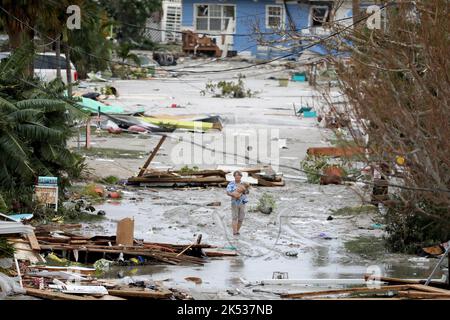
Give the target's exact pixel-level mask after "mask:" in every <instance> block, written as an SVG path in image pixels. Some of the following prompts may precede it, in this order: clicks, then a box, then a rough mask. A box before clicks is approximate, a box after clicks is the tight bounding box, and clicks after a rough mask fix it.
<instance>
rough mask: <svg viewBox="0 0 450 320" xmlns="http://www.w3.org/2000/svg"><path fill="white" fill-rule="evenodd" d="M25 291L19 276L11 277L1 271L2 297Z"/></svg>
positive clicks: (0, 288)
mask: <svg viewBox="0 0 450 320" xmlns="http://www.w3.org/2000/svg"><path fill="white" fill-rule="evenodd" d="M24 293H25V290H24V289H23V288H22V287H21V286H20V284H19V280H18V278H11V277H8V276H6V275H4V274H3V273H0V298H3V297H5V296H9V295H14V294H24Z"/></svg>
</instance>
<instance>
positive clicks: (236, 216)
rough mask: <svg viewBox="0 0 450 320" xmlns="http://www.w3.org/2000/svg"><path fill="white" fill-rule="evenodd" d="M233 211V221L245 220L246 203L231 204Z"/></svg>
mask: <svg viewBox="0 0 450 320" xmlns="http://www.w3.org/2000/svg"><path fill="white" fill-rule="evenodd" d="M231 213H232V218H233V221H239V222H242V221H244V218H245V204H234V203H232V204H231Z"/></svg>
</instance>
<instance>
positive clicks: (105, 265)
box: [94, 259, 113, 271]
mask: <svg viewBox="0 0 450 320" xmlns="http://www.w3.org/2000/svg"><path fill="white" fill-rule="evenodd" d="M112 264H113V261H110V260H106V259H100V260H97V261H95V262H94V268H95V270H98V271H108V270H109V268H110V267H111V265H112Z"/></svg>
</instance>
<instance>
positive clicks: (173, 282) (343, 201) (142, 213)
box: [83, 181, 442, 299]
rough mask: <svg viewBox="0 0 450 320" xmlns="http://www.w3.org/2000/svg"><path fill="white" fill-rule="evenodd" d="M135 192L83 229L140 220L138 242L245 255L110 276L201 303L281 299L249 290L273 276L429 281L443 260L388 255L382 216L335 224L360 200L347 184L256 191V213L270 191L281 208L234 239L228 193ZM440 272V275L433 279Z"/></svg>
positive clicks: (252, 215) (254, 218)
mask: <svg viewBox="0 0 450 320" xmlns="http://www.w3.org/2000/svg"><path fill="white" fill-rule="evenodd" d="M135 190H136V191H128V192H125V197H124V199H123V200H121V201H110V202H106V203H105V204H102V205H100V206H97V209H101V210H105V211H106V218H105V220H104V221H102V222H99V223H95V224H92V223H90V224H89V225H86V226H85V229H84V231H83V232H86V233H91V234H114V233H115V230H116V222H117V221H118V220H120V219H122V218H125V217H133V218H134V219H135V237H136V238H138V239H144V240H146V241H154V242H169V243H181V244H189V243H191V242H193V241H194V240H195V238H196V237H197V235H198V234H200V233H201V234H202V236H203V237H202V242H204V243H208V244H211V245H215V246H217V247H219V248H227V249H235V250H236V251H237V252H238V254H239V256H236V257H225V258H210V259H209V260H208V262H207V263H205V265H204V266H191V265H176V266H166V265H148V266H135V267H114V268H112V269H111V270H110V271H109V272H108V273H106V274H105V275H104V277H107V278H110V277H111V278H116V277H124V276H130V277H133V278H135V279H139V278H149V277H150V278H152V279H153V280H164V281H166V285H167V286H171V287H178V288H182V289H187V290H189V291H190V292H191V294H192V295H193V296H194V297H197V298H223V299H226V298H251V299H254V298H255V299H256V298H262V297H265V298H276V297H277V296H276V295H273V294H268V293H266V292H254V291H253V289H255V288H258V286H256V287H255V286H245V283H247V282H250V283H255V282H257V281H261V280H267V279H271V278H272V275H273V273H274V272H287V273H288V277H289V279H362V278H363V276H364V274H365V273H367V272H372V271H373V270H379V273H380V274H381V275H384V276H391V277H403V278H427V277H428V276H429V274H430V272H431V270H432V269H433V267H434V265H435V263H436V262H437V260H435V259H428V260H427V259H425V260H423V259H421V258H418V257H415V256H409V255H399V254H390V253H387V252H385V250H384V249H383V246H382V235H383V231H382V230H379V229H371V227H370V226H371V224H373V221H376V219H377V213H374V212H372V213H367V214H359V215H351V214H349V215H339V216H337V215H336V216H333V217H334V219H333V220H331V221H328V220H327V217H328V216H329V215H332V214H333V213H332V211H331V209H339V208H342V207H345V206H354V205H358V204H359V203H360V199H359V197H357V196H356V194H355V192H354V191H353V190H352V189H351V188H349V187H347V186H320V185H311V184H308V183H304V182H293V181H288V183H287V185H286V186H285V187H282V188H270V189H267V188H265V189H263V188H256V187H255V188H253V189H252V191H251V194H250V202H249V204H248V205H247V207H248V209H250V211H251V209H252V208H253V207H255V206H256V203H257V200H258V198H259V197H260V196H261V194H262V193H263V192H270V193H271V194H272V196H274V198H275V199H276V202H277V208H276V210H275V212H273V213H272V214H270V215H265V214H262V213H260V212H248V213H247V216H246V220H245V222H244V226H243V227H242V229H241V235H240V236H239V237H233V236H232V234H231V229H230V223H231V221H230V216H231V214H230V204H229V199H228V197H227V196H226V195H225V191H224V189H221V188H208V189H195V190H173V189H157V191H155V190H153V191H148V190H145V189H135ZM215 201H220V202H221V206H219V207H209V206H206V204H207V203H209V202H215ZM321 234H322V236H321ZM324 235H325V236H326V237H327V238H328V239H324V238H323V236H324ZM330 238H331V239H330ZM359 239H361V242H360V240H359ZM355 241H356V244H357V246H356V247H357V249H355V250H353V249H352V247H353V246H351V245H349V244H350V243H353V245H354V244H355ZM358 244H361V245H362V246H363V247H362V248H361V245H360V246H358ZM364 245H367V250H365V247H364ZM353 251H355V252H353ZM286 253H290V254H292V253H294V254H295V255H296V256H294V257H292V256H288V255H287V254H286ZM441 275H442V273H441V272H440V271H438V272H437V273H436V275H435V277H434V278H440V277H441ZM193 276H194V277H200V278H201V279H202V284H200V285H196V284H194V283H192V282H189V281H186V280H185V278H186V277H193ZM269 288H271V290H274V291H277V290H278V291H291V290H297V291H298V290H306V289H309V290H310V289H311V287H310V286H308V287H307V288H305V286H303V287H299V286H294V285H290V286H288V287H286V286H277V285H271V286H268V285H265V286H264V290H269ZM228 292H230V293H228ZM231 293H233V294H236V293H237V295H232V294H231Z"/></svg>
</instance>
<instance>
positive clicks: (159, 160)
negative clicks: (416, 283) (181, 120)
mask: <svg viewBox="0 0 450 320" xmlns="http://www.w3.org/2000/svg"><path fill="white" fill-rule="evenodd" d="M231 63H234V62H231V61H229V62H228V61H227V62H222V64H221V62H215V63H214V64H213V66H214V67H222V68H225V67H226V65H227V64H231ZM186 64H187V65H189V63H188V62H186ZM210 67H212V66H211V65H210ZM285 72H286V70H284V69H283V68H281V69H280V68H278V69H277V67H276V66H275V67H273V66H263V67H260V68H257V69H256V71H255V70H242V73H243V74H244V75H245V76H246V78H245V86H246V88H248V89H251V90H252V91H254V92H257V94H256V95H254V96H252V97H251V98H243V99H225V98H224V99H222V98H214V97H212V96H211V95H201V94H200V91H201V90H203V89H204V88H205V85H206V84H207V83H208V82H209V81H218V80H224V75H223V74H222V73H218V74H190V75H188V76H181V75H180V77H179V78H173V79H172V78H167V79H154V80H151V81H129V80H126V81H125V80H124V81H122V80H120V81H114V82H113V85H114V86H115V87H116V88H117V89H118V91H119V92H120V97H119V98H118V100H117V103H120V104H123V105H125V106H127V107H128V108H130V110H132V108H135V107H136V106H139V107H142V106H143V107H144V108H145V111H146V113H147V114H158V113H159V114H170V115H180V114H199V113H214V114H218V115H220V116H221V117H222V118H223V119H224V131H223V132H222V133H221V134H222V135H223V136H225V137H227V138H230V137H232V138H233V137H235V136H245V135H246V134H248V132H247V131H249V130H256V129H269V130H270V132H271V133H273V134H274V135H275V136H274V137H273V138H277V139H278V138H279V139H285V140H286V146H285V147H280V149H279V150H277V154H278V156H279V163H280V164H282V165H285V166H291V167H296V168H298V167H299V165H300V161H301V160H302V159H303V158H304V157H305V155H306V151H307V149H308V148H309V147H318V146H329V145H330V141H329V140H330V139H333V138H335V137H334V135H333V133H332V132H331V131H330V130H327V129H324V128H319V127H318V123H317V119H307V118H301V117H296V116H294V114H293V108H299V107H300V106H304V105H309V106H316V107H319V106H320V105H321V102H320V101H316V100H315V99H313V97H316V96H320V94H319V93H318V92H316V91H315V90H314V88H311V87H309V85H308V84H307V83H305V82H303V83H302V82H290V83H289V86H288V87H280V86H279V83H278V81H276V80H273V79H270V78H269V77H270V76H274V77H275V76H281V75H283V74H284V73H285ZM226 76H227V77H228V78H230V79H229V80H231V78H233V77H236V75H233V74H228V75H226ZM175 88H176V89H175ZM174 89H175V90H174ZM144 93H145V94H144ZM330 95H332V96H335V97H336V98H338V97H339V96H340V93H339V92H337V91H336V90H331V92H330ZM171 104H177V105H179V106H181V107H180V108H170V107H169V106H170V105H171ZM322 107H323V106H322ZM272 130H275V131H272ZM210 135H212V134H210V133H205V134H203V137H205V138H209V137H210ZM233 139H234V138H233ZM158 140H159V137H149V138H146V139H142V138H141V137H140V136H139V137H137V136H136V137H131V136H129V135H126V136H124V135H118V136H113V137H109V136H108V137H105V136H100V137H96V136H93V137H92V145H93V146H94V147H95V146H96V147H103V148H116V149H122V150H124V152H125V149H126V150H135V151H147V152H148V151H149V150H151V149H152V148H153V147H154V146H155V145H156V143H157V142H158ZM206 140H207V139H206ZM272 140H274V139H271V140H270V141H269V142H271V141H272ZM207 141H209V140H207ZM176 143H178V142H177V141H175V142H174V141H172V140H171V139H168V140H167V141H166V142H165V143H164V145H163V147H162V148H161V149H160V151H159V153H158V154H157V156H156V158H155V159H154V161H153V162H152V165H153V166H154V167H155V168H157V167H159V166H163V167H166V166H171V167H173V168H176V167H181V166H183V165H189V166H190V167H192V166H193V165H197V166H198V167H201V168H206V167H207V166H206V164H205V163H189V162H188V163H179V162H178V161H177V160H179V159H178V158H177V157H175V156H174V155H173V154H172V152H171V150H172V148H173V147H174V145H176ZM245 150H247V149H245ZM245 150H244V154H242V155H246V151H245ZM191 151H192V153H193V154H200V153H201V152H202V149H200V148H198V147H194V146H192V150H191ZM278 151H279V153H278ZM240 155H241V154H240ZM228 160H234V162H232V163H229V162H228ZM235 160H236V159H224V162H222V163H218V164H227V165H231V164H234V165H240V164H241V163H236V161H235ZM143 161H144V159H141V158H139V159H109V161H100V159H95V158H93V159H88V164H89V166H90V167H91V168H92V169H93V170H94V171H95V174H96V175H99V176H103V177H105V176H108V175H115V176H118V177H119V178H121V179H126V178H128V177H130V176H132V175H133V174H135V173H136V171H137V170H138V169H139V167H140V166H142V162H143ZM213 167H214V166H213ZM280 170H281V171H282V172H283V174H284V177H285V180H286V186H285V187H279V188H260V187H254V188H252V189H251V192H250V195H249V201H250V202H249V203H248V205H247V207H248V209H251V208H254V207H256V205H257V202H258V199H259V198H260V197H261V195H262V194H263V193H264V192H268V193H270V194H271V195H272V196H273V197H274V198H275V200H276V204H277V208H276V209H275V211H274V212H273V213H272V214H270V215H264V214H262V213H260V212H251V210H249V212H248V214H247V217H246V219H245V221H244V225H243V227H242V230H241V235H240V236H239V237H233V236H232V234H231V227H230V224H231V221H230V220H231V211H230V200H229V198H228V197H227V196H226V194H225V190H224V189H221V188H207V189H190V190H174V189H170V188H168V189H156V190H153V191H152V190H150V189H148V190H145V189H139V188H135V189H129V191H128V192H125V194H124V199H122V200H121V201H115V202H114V201H110V202H106V203H104V204H102V205H99V206H97V209H101V210H104V211H105V212H106V218H105V220H104V221H102V222H98V223H89V224H87V225H86V226H85V228H84V230H83V232H87V233H90V234H92V235H94V234H110V235H113V234H115V230H116V223H117V221H118V220H120V219H122V218H125V217H133V218H134V219H135V237H136V238H141V239H145V240H146V241H154V242H169V243H180V244H190V243H192V242H193V241H194V240H195V239H196V237H197V235H198V234H200V233H201V234H202V236H203V237H202V242H204V243H208V244H212V245H216V246H217V247H219V248H228V249H230V248H234V249H235V250H236V251H237V252H238V253H239V256H236V257H227V258H215V259H210V260H209V261H208V262H207V263H205V265H204V266H186V265H177V266H166V265H157V266H154V265H152V266H137V267H121V268H112V269H111V270H110V272H108V273H107V274H105V277H113V278H116V277H123V276H132V277H135V278H137V277H144V278H148V277H151V278H153V279H154V280H165V283H166V284H167V286H172V287H180V288H182V289H188V290H189V291H190V292H191V294H192V295H193V296H194V297H196V298H211V299H213V298H222V299H226V298H234V299H235V298H241V297H242V298H251V299H257V298H262V297H264V298H277V296H276V295H273V294H269V293H263V292H254V291H253V290H254V289H256V288H258V286H256V287H255V286H245V284H244V283H247V282H255V281H261V280H266V279H271V278H272V276H273V273H274V272H286V273H288V277H289V279H314V278H320V279H332V278H345V279H362V278H363V275H364V274H365V273H366V272H371V271H376V270H378V272H379V273H380V274H381V275H385V276H392V277H403V278H425V277H427V276H428V275H429V274H430V272H431V269H432V268H433V267H434V265H435V263H436V260H435V259H431V260H426V261H422V260H420V259H419V260H417V257H414V256H408V255H396V254H389V253H386V252H385V251H384V249H383V245H382V243H381V242H382V236H383V231H382V230H380V229H373V228H371V225H372V224H373V223H379V221H380V216H379V214H378V213H376V212H372V213H370V214H358V215H354V214H350V213H349V214H343V215H342V214H341V215H333V213H332V211H331V210H336V209H340V208H343V207H353V206H357V205H360V204H361V197H360V194H361V193H363V196H364V192H366V194H365V196H366V197H367V190H366V191H363V190H359V189H358V187H357V186H352V187H349V186H320V185H313V184H308V183H305V182H304V179H303V180H302V179H301V178H302V174H301V173H299V172H298V171H295V170H289V169H286V168H285V167H284V168H281V169H280ZM299 175H300V176H301V177H300V179H296V180H295V179H292V178H294V177H297V178H298V176H299ZM289 177H290V178H289ZM303 178H304V177H303ZM356 191H358V192H356ZM216 201H220V202H221V206H218V207H210V206H206V204H207V203H210V202H216ZM330 215H332V216H333V218H334V219H333V220H327V218H328V217H329V216H330ZM286 253H289V254H290V255H294V256H288V255H287V254H286ZM409 259H413V260H411V261H410V260H409ZM190 276H194V277H200V278H201V279H202V283H201V284H200V285H196V284H194V283H192V282H188V281H186V280H185V277H190ZM440 276H441V273H440V271H439V272H438V274H436V275H435V278H439V277H440ZM260 289H261V288H260ZM264 289H265V290H269V289H270V290H279V291H283V290H284V291H286V290H296V288H295V287H294V286H288V288H287V287H285V286H273V288H269V286H267V285H266V286H264ZM305 289H307V288H301V290H305ZM230 292H231V293H230ZM234 294H236V295H234Z"/></svg>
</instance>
